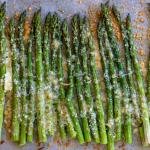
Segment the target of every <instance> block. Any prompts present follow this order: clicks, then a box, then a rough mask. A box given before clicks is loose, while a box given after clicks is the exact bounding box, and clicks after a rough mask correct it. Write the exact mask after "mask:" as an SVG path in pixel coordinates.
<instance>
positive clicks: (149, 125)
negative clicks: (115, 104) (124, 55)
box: [126, 15, 150, 144]
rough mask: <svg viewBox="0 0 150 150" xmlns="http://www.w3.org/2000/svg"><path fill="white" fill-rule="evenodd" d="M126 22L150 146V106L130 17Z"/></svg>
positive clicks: (146, 138)
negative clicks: (149, 107) (149, 108)
mask: <svg viewBox="0 0 150 150" xmlns="http://www.w3.org/2000/svg"><path fill="white" fill-rule="evenodd" d="M126 21H127V22H126V25H127V35H128V43H129V50H130V56H131V62H132V64H133V65H132V67H133V68H132V69H133V70H134V72H135V77H136V81H137V90H138V96H139V103H140V111H141V120H142V124H143V132H144V137H145V143H147V144H150V123H149V113H148V106H147V101H146V95H145V90H144V83H143V78H142V72H141V68H140V64H139V62H138V57H137V52H136V48H135V45H134V40H133V35H132V29H131V18H130V15H128V16H127V20H126Z"/></svg>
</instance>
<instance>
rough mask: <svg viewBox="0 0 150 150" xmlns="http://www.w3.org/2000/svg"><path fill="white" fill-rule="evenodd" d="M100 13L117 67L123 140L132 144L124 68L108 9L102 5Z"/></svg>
mask: <svg viewBox="0 0 150 150" xmlns="http://www.w3.org/2000/svg"><path fill="white" fill-rule="evenodd" d="M102 12H103V17H104V20H105V26H106V30H107V33H108V38H109V41H110V45H111V49H112V51H113V55H114V63H115V65H116V66H117V69H118V70H117V71H118V75H119V82H120V85H121V87H122V91H123V106H124V126H123V128H124V138H125V141H126V142H127V143H129V144H130V143H132V121H131V111H130V104H129V86H128V84H127V81H126V76H125V72H124V66H123V64H122V62H121V58H120V50H119V46H118V43H117V40H116V37H115V35H114V32H113V26H112V23H111V20H110V17H109V8H108V7H107V6H106V5H103V4H102ZM118 133H120V134H117V135H116V140H117V141H118V140H120V139H121V131H120V132H118Z"/></svg>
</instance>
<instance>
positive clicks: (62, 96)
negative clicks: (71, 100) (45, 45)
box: [57, 19, 76, 138]
mask: <svg viewBox="0 0 150 150" xmlns="http://www.w3.org/2000/svg"><path fill="white" fill-rule="evenodd" d="M60 29H61V22H60V20H59V19H58V31H57V33H58V34H59V36H58V37H57V40H58V42H59V45H58V48H57V54H58V63H57V68H58V81H59V97H58V98H59V99H60V101H61V102H62V105H64V109H65V111H64V113H65V114H64V115H65V118H66V120H67V122H66V123H67V129H68V132H69V134H70V136H71V137H72V138H75V137H76V131H75V130H74V126H73V122H72V121H71V119H70V115H69V112H68V109H67V108H66V97H65V90H64V84H63V82H64V71H63V66H62V65H63V64H62V42H61V38H62V36H61V32H60ZM60 105H61V103H60ZM61 117H63V114H62V116H61Z"/></svg>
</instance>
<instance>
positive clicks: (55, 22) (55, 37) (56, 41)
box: [51, 13, 66, 140]
mask: <svg viewBox="0 0 150 150" xmlns="http://www.w3.org/2000/svg"><path fill="white" fill-rule="evenodd" d="M59 23H60V22H59V19H58V15H57V14H56V13H55V14H54V15H53V16H52V23H51V28H52V60H51V71H52V74H53V76H54V77H55V79H56V78H57V76H56V75H57V59H58V58H57V51H58V48H59V46H60V37H59V36H60V35H59V34H60V24H59ZM63 94H64V93H63ZM58 99H59V100H58V101H57V102H56V110H57V119H58V126H59V131H60V136H61V138H62V139H63V140H65V139H66V131H65V116H64V109H63V106H64V104H63V103H62V102H61V103H60V97H59V98H58ZM61 100H62V99H61ZM62 104H63V106H62Z"/></svg>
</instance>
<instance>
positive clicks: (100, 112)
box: [87, 27, 107, 144]
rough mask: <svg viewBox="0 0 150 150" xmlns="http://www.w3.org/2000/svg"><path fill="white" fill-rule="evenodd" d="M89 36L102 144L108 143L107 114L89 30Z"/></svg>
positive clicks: (91, 69)
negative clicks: (105, 113)
mask: <svg viewBox="0 0 150 150" xmlns="http://www.w3.org/2000/svg"><path fill="white" fill-rule="evenodd" d="M87 33H89V35H87V36H88V41H87V42H88V43H87V46H88V49H89V52H90V56H89V58H90V72H91V79H93V88H94V93H95V103H96V109H97V120H98V126H99V131H100V140H101V143H102V144H107V134H106V127H105V126H106V125H105V115H104V109H103V104H102V96H101V94H100V84H99V80H98V74H97V68H96V60H95V53H94V52H95V46H94V40H93V38H92V35H91V33H90V31H89V27H88V31H87Z"/></svg>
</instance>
